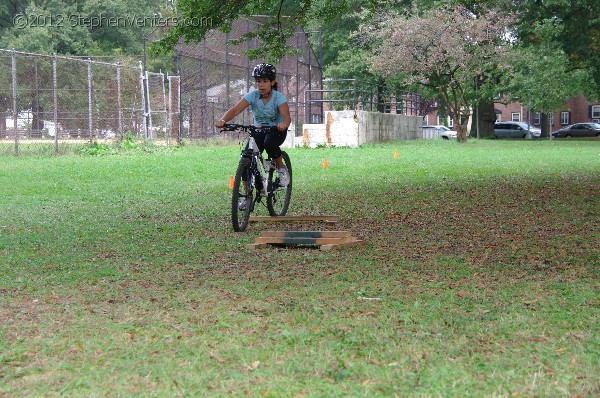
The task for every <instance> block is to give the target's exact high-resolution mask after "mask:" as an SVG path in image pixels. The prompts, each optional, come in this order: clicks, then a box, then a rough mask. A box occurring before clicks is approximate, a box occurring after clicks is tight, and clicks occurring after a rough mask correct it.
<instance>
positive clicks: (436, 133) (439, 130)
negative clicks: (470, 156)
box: [423, 124, 458, 140]
mask: <svg viewBox="0 0 600 398" xmlns="http://www.w3.org/2000/svg"><path fill="white" fill-rule="evenodd" d="M457 134H458V133H457V132H456V131H454V130H450V129H449V128H448V127H446V126H443V125H441V124H428V125H426V126H423V138H438V137H442V138H443V139H445V140H449V139H452V138H456V135H457Z"/></svg>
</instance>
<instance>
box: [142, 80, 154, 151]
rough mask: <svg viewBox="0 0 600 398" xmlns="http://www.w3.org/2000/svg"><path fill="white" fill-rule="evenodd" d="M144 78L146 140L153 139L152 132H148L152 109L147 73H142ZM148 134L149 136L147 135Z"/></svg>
mask: <svg viewBox="0 0 600 398" xmlns="http://www.w3.org/2000/svg"><path fill="white" fill-rule="evenodd" d="M144 73H145V76H146V86H145V87H146V117H147V120H148V123H147V124H146V139H153V138H154V132H153V131H152V130H150V129H151V128H152V107H151V106H150V77H149V74H148V71H147V70H146V71H144ZM148 132H149V133H150V134H148Z"/></svg>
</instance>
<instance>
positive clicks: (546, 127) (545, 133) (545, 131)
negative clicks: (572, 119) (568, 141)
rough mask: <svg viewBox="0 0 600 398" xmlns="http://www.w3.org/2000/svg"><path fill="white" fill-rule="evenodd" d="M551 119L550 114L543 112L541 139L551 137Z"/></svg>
mask: <svg viewBox="0 0 600 398" xmlns="http://www.w3.org/2000/svg"><path fill="white" fill-rule="evenodd" d="M549 122H550V118H549V117H548V113H546V112H543V113H542V120H541V123H542V126H541V127H542V135H541V136H540V137H541V138H548V137H550V123H549Z"/></svg>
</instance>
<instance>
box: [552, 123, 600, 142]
mask: <svg viewBox="0 0 600 398" xmlns="http://www.w3.org/2000/svg"><path fill="white" fill-rule="evenodd" d="M576 137H600V124H598V123H576V124H572V125H570V126H567V127H563V128H562V129H560V130H557V131H555V132H554V133H552V138H576Z"/></svg>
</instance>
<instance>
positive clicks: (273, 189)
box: [267, 152, 293, 217]
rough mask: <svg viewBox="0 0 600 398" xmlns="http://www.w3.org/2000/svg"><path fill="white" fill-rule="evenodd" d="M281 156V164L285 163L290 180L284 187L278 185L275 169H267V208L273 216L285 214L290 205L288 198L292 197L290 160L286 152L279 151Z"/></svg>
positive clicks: (277, 175)
mask: <svg viewBox="0 0 600 398" xmlns="http://www.w3.org/2000/svg"><path fill="white" fill-rule="evenodd" d="M281 157H282V160H283V164H285V167H287V170H288V173H289V177H290V182H289V184H288V185H287V186H286V187H280V186H279V174H278V173H277V169H274V168H271V170H269V182H268V186H267V190H268V191H269V194H268V195H267V209H268V210H269V214H270V215H271V216H274V217H277V216H285V213H287V211H288V207H289V206H290V199H291V197H292V181H293V178H292V162H291V161H290V157H289V156H288V154H287V153H286V152H281Z"/></svg>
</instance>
